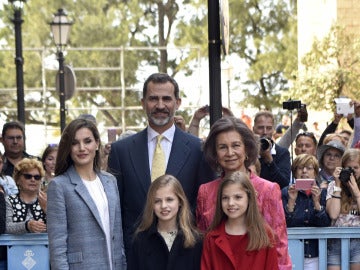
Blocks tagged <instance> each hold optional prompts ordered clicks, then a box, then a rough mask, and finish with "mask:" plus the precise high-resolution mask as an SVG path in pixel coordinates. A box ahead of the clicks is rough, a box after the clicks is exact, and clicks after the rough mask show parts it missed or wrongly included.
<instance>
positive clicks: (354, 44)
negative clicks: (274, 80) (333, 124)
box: [286, 25, 360, 110]
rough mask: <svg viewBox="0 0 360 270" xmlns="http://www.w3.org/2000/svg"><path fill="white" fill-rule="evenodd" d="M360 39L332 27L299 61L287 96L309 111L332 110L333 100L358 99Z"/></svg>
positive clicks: (343, 29)
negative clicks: (306, 107) (302, 103)
mask: <svg viewBox="0 0 360 270" xmlns="http://www.w3.org/2000/svg"><path fill="white" fill-rule="evenodd" d="M359 49H360V39H359V37H358V35H355V34H354V33H351V32H349V31H347V30H346V28H344V27H341V26H339V25H334V26H333V27H332V28H331V30H330V31H329V34H328V35H327V36H325V37H324V38H323V39H322V40H315V41H314V43H313V45H312V49H311V51H310V52H309V53H307V54H306V55H305V56H304V57H303V58H302V59H301V64H302V68H301V69H300V70H299V73H298V74H297V75H296V77H297V80H296V81H295V84H294V87H293V89H291V91H289V93H286V97H287V96H292V97H294V98H299V99H301V100H302V101H303V102H305V103H308V104H309V106H310V108H314V109H316V108H323V109H328V110H333V109H334V98H337V97H340V96H346V97H349V98H351V99H357V100H358V99H359V98H360V95H359V88H360V79H359V78H360V53H359Z"/></svg>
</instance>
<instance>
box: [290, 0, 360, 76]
mask: <svg viewBox="0 0 360 270" xmlns="http://www.w3.org/2000/svg"><path fill="white" fill-rule="evenodd" d="M297 10H298V56H299V69H301V67H300V61H301V58H302V56H303V55H305V54H306V53H307V52H308V51H310V50H311V46H312V43H313V41H314V40H315V39H322V38H323V37H324V36H326V35H327V34H328V33H329V30H330V28H331V26H332V25H334V24H335V23H337V24H340V25H343V26H346V29H347V30H349V31H351V32H353V33H355V34H359V35H360V16H359V14H360V0H298V1H297Z"/></svg>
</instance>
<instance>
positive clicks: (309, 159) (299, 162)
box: [291, 154, 319, 179]
mask: <svg viewBox="0 0 360 270" xmlns="http://www.w3.org/2000/svg"><path fill="white" fill-rule="evenodd" d="M306 166H313V167H314V174H315V179H317V178H318V176H319V162H318V160H317V158H316V157H315V156H313V155H310V154H300V155H298V156H297V157H296V158H295V159H294V161H293V163H292V165H291V172H292V174H293V176H296V170H297V168H298V167H306Z"/></svg>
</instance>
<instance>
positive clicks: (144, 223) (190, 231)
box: [135, 175, 201, 248]
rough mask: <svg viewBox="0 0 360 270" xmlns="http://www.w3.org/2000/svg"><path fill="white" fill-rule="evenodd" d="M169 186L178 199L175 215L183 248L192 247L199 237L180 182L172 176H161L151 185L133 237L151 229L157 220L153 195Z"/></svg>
mask: <svg viewBox="0 0 360 270" xmlns="http://www.w3.org/2000/svg"><path fill="white" fill-rule="evenodd" d="M165 186H170V187H172V191H173V192H174V194H175V195H176V196H177V197H178V199H179V205H180V207H179V212H178V214H177V222H178V226H179V229H180V230H181V231H182V233H183V235H184V247H185V248H188V247H193V246H194V245H195V244H196V241H197V239H199V237H200V236H201V234H200V232H198V230H197V229H196V227H195V226H194V223H193V216H192V213H191V210H190V206H189V203H188V200H187V198H186V195H185V192H184V190H183V188H182V186H181V184H180V182H179V181H178V180H177V179H176V178H175V177H174V176H172V175H163V176H160V177H158V178H157V179H155V181H154V182H152V183H151V185H150V188H149V191H148V194H147V198H146V203H145V208H144V212H143V215H142V219H141V223H140V225H139V227H138V228H137V230H136V232H135V235H136V234H138V233H139V232H142V231H145V230H147V229H149V228H150V227H151V225H152V224H153V223H154V222H155V220H157V217H156V215H155V213H154V204H155V193H156V191H158V190H159V189H160V188H162V187H165Z"/></svg>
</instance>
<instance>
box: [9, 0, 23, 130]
mask: <svg viewBox="0 0 360 270" xmlns="http://www.w3.org/2000/svg"><path fill="white" fill-rule="evenodd" d="M26 1H27V0H9V2H10V3H11V4H12V6H13V9H14V19H13V20H12V22H13V23H14V26H15V65H16V91H17V92H16V94H17V113H18V120H19V121H20V122H22V123H23V124H24V125H25V104H24V70H23V65H24V59H23V55H22V39H21V24H22V23H23V22H24V20H23V19H22V18H21V13H22V9H23V6H24V3H25V2H26Z"/></svg>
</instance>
